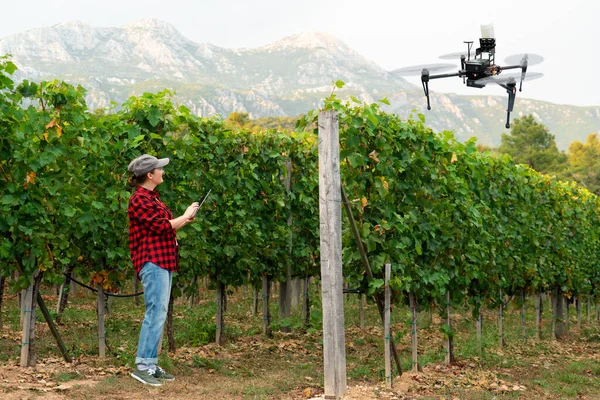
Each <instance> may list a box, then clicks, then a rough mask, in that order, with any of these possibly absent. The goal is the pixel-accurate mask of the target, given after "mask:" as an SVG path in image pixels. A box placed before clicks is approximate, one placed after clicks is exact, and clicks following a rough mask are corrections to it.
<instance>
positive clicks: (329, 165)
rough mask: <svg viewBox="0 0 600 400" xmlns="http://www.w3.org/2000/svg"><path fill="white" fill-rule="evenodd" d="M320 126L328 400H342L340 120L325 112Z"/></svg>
mask: <svg viewBox="0 0 600 400" xmlns="http://www.w3.org/2000/svg"><path fill="white" fill-rule="evenodd" d="M318 124H319V139H318V140H319V226H320V237H321V241H320V242H321V285H322V288H321V297H322V304H323V358H324V381H325V398H326V399H339V398H340V397H342V396H343V395H344V393H345V392H346V349H345V336H344V298H343V284H344V279H343V274H342V209H341V177H340V142H339V132H338V129H339V123H338V116H337V114H336V113H335V111H322V112H320V113H319V121H318Z"/></svg>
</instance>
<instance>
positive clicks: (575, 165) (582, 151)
mask: <svg viewBox="0 0 600 400" xmlns="http://www.w3.org/2000/svg"><path fill="white" fill-rule="evenodd" d="M568 157H569V170H568V175H567V176H568V177H569V178H571V179H574V180H575V181H577V182H578V183H579V184H581V185H582V186H584V187H586V188H587V189H588V190H589V191H590V192H593V193H595V194H597V195H598V194H600V175H599V173H598V171H599V170H600V140H598V134H597V133H592V134H590V135H589V136H588V137H587V140H586V142H585V143H581V142H580V141H578V140H576V141H574V142H572V143H571V144H570V145H569V154H568Z"/></svg>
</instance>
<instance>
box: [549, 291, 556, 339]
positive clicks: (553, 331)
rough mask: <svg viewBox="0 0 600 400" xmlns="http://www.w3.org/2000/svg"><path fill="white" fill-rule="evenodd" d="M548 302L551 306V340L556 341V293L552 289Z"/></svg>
mask: <svg viewBox="0 0 600 400" xmlns="http://www.w3.org/2000/svg"><path fill="white" fill-rule="evenodd" d="M550 302H551V304H552V340H556V293H555V290H554V289H553V290H552V297H551V298H550Z"/></svg>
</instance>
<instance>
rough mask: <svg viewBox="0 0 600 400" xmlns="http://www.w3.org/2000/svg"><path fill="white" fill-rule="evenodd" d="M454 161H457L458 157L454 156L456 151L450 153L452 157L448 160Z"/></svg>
mask: <svg viewBox="0 0 600 400" xmlns="http://www.w3.org/2000/svg"><path fill="white" fill-rule="evenodd" d="M456 161H458V157H457V156H456V153H452V158H451V159H450V162H451V163H452V164H454V163H455V162H456Z"/></svg>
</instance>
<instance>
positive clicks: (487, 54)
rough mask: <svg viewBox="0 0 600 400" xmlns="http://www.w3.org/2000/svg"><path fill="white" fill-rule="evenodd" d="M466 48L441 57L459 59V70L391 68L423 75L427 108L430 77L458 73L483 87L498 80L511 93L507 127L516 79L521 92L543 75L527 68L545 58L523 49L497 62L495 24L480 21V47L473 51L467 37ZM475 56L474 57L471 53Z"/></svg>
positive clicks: (403, 73) (397, 72)
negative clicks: (525, 85)
mask: <svg viewBox="0 0 600 400" xmlns="http://www.w3.org/2000/svg"><path fill="white" fill-rule="evenodd" d="M463 43H465V44H466V45H467V50H466V51H462V52H457V53H450V54H445V55H443V56H441V57H440V59H445V60H453V59H460V70H459V71H458V72H455V73H448V74H437V75H432V73H439V72H444V71H448V70H451V69H453V68H456V66H455V65H454V64H429V65H415V66H412V67H405V68H399V69H396V70H394V71H391V73H392V74H394V75H398V76H414V75H419V74H420V75H421V83H422V85H423V91H424V92H425V97H427V109H428V110H431V103H430V101H429V81H431V80H433V79H440V78H450V77H456V76H458V77H459V78H462V79H463V84H466V85H467V86H469V87H475V88H479V89H481V88H484V87H485V86H486V85H487V84H488V83H495V84H497V85H499V86H501V87H503V88H504V89H506V93H508V108H507V110H506V128H507V129H508V128H510V113H511V112H512V111H513V106H514V104H515V97H516V95H517V82H518V84H519V92H521V91H522V89H523V81H525V80H527V81H530V80H533V79H537V78H541V77H542V76H543V74H542V73H540V72H529V73H528V72H527V68H528V67H529V66H532V65H536V64H539V63H541V62H542V61H544V58H543V57H542V56H540V55H537V54H532V53H522V54H514V55H512V56H509V57H507V58H506V59H505V60H504V61H505V63H506V64H508V65H506V66H501V65H497V64H496V39H495V38H494V27H493V25H491V24H489V25H481V38H480V39H479V47H478V48H477V49H475V51H474V54H473V53H472V47H473V43H474V42H472V41H464V42H463ZM471 56H472V57H471ZM515 69H520V70H521V71H520V73H513V74H510V73H509V74H503V72H504V71H506V70H515Z"/></svg>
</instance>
